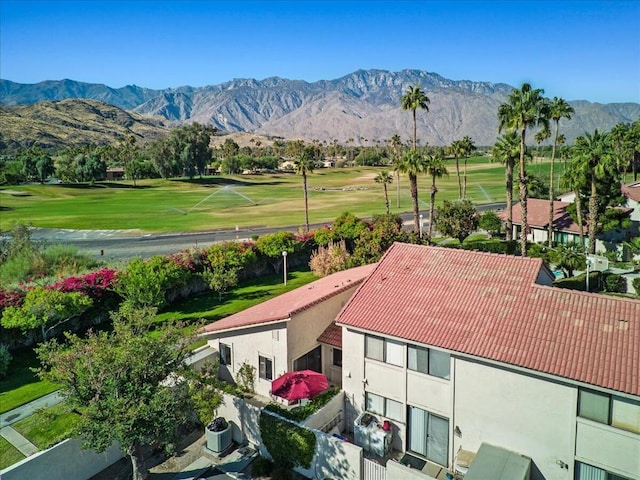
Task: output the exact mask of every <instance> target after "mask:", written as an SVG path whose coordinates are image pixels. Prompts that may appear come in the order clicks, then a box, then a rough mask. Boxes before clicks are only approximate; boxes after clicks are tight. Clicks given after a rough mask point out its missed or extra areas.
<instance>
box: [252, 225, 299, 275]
mask: <svg viewBox="0 0 640 480" xmlns="http://www.w3.org/2000/svg"><path fill="white" fill-rule="evenodd" d="M295 248H296V238H295V236H294V235H293V233H291V232H285V231H279V232H275V233H270V234H268V235H263V236H262V237H260V238H258V239H257V240H256V249H257V250H258V252H260V253H261V254H262V255H264V256H265V257H267V259H268V260H269V262H270V263H271V266H272V267H273V269H274V271H275V272H276V273H279V272H280V268H281V267H282V263H283V258H282V252H287V254H291V253H293V252H294V251H295Z"/></svg>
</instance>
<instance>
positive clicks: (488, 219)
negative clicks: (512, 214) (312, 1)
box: [478, 210, 502, 236]
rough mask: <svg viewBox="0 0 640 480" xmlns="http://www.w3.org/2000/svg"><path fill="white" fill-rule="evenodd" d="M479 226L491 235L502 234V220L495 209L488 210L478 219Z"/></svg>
mask: <svg viewBox="0 0 640 480" xmlns="http://www.w3.org/2000/svg"><path fill="white" fill-rule="evenodd" d="M478 226H479V227H480V228H481V229H482V230H484V231H486V232H489V234H490V235H491V236H496V235H499V234H500V230H502V220H501V219H500V217H499V216H498V215H497V214H496V212H494V211H493V210H487V211H486V212H484V213H483V214H482V215H480V218H479V219H478Z"/></svg>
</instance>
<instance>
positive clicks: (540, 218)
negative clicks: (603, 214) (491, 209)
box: [500, 198, 587, 233]
mask: <svg viewBox="0 0 640 480" xmlns="http://www.w3.org/2000/svg"><path fill="white" fill-rule="evenodd" d="M569 205H571V203H568V202H559V201H554V202H553V227H554V230H556V231H561V232H573V233H578V232H579V231H580V229H579V228H578V225H577V224H576V223H575V222H574V221H573V219H572V218H571V215H569V212H567V206H569ZM512 215H513V223H514V224H515V225H520V224H521V223H522V211H521V209H520V203H517V204H515V205H514V206H513V211H512ZM500 217H501V218H502V219H503V220H506V218H507V212H506V211H502V212H500ZM527 223H528V224H529V226H530V227H534V228H548V226H549V201H548V200H541V199H539V198H529V199H528V200H527ZM583 228H584V231H585V232H586V231H587V227H586V222H585V226H583Z"/></svg>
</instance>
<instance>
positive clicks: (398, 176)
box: [396, 170, 400, 208]
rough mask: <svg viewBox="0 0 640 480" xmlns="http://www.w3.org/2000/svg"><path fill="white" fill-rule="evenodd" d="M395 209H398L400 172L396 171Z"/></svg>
mask: <svg viewBox="0 0 640 480" xmlns="http://www.w3.org/2000/svg"><path fill="white" fill-rule="evenodd" d="M396 177H397V178H396V180H397V181H396V208H400V171H399V170H396Z"/></svg>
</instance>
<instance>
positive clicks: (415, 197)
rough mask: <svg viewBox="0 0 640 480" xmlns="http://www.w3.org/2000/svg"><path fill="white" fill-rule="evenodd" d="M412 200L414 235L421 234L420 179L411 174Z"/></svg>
mask: <svg viewBox="0 0 640 480" xmlns="http://www.w3.org/2000/svg"><path fill="white" fill-rule="evenodd" d="M409 184H410V188H411V200H412V201H413V233H419V232H420V230H419V229H420V209H419V207H418V177H416V176H415V175H413V174H411V173H410V174H409Z"/></svg>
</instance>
